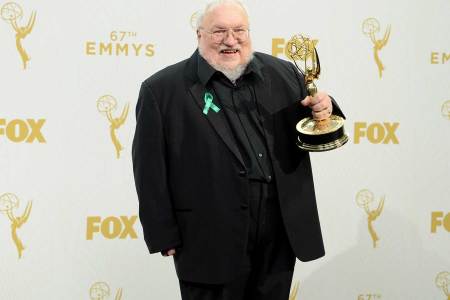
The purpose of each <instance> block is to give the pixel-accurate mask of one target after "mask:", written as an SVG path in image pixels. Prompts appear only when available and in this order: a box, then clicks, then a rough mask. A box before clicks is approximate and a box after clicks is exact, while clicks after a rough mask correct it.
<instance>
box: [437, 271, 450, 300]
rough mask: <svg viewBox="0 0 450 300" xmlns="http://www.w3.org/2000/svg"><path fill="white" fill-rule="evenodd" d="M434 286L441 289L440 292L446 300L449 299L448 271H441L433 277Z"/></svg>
mask: <svg viewBox="0 0 450 300" xmlns="http://www.w3.org/2000/svg"><path fill="white" fill-rule="evenodd" d="M435 283H436V286H437V287H438V288H440V289H441V290H442V292H443V293H444V294H445V296H446V297H447V300H450V289H449V286H450V273H449V272H441V273H439V274H437V276H436V279H435Z"/></svg>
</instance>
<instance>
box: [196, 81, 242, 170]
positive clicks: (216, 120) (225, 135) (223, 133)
mask: <svg viewBox="0 0 450 300" xmlns="http://www.w3.org/2000/svg"><path fill="white" fill-rule="evenodd" d="M190 92H191V94H192V97H193V98H194V100H195V102H196V103H197V105H198V107H199V118H207V119H208V121H209V123H210V124H211V126H212V127H213V128H214V130H215V131H216V132H217V134H218V135H219V136H220V138H221V139H222V140H223V141H224V143H225V144H226V145H227V146H228V148H229V149H230V150H231V152H232V153H233V154H234V156H235V157H236V158H237V160H238V161H239V162H240V163H241V164H242V167H245V164H244V160H243V159H242V156H241V153H240V152H239V149H238V147H237V145H236V143H235V141H234V138H233V136H232V135H231V132H230V130H229V128H228V126H227V119H226V117H225V115H224V111H223V108H221V107H219V108H221V109H220V111H219V112H217V113H216V112H215V111H214V110H212V109H209V111H208V114H206V115H205V114H204V113H203V108H204V107H205V100H204V97H205V93H206V92H210V93H211V94H212V95H213V97H214V99H216V101H214V104H215V105H218V101H217V97H216V95H215V94H214V92H212V91H207V90H206V89H205V87H204V86H203V85H202V84H201V83H200V82H196V83H194V85H192V86H191V88H190Z"/></svg>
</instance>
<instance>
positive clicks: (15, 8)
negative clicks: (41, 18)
mask: <svg viewBox="0 0 450 300" xmlns="http://www.w3.org/2000/svg"><path fill="white" fill-rule="evenodd" d="M0 15H1V17H2V19H3V20H4V21H6V22H7V23H9V24H11V26H12V28H13V29H14V31H15V33H16V48H17V51H18V52H19V55H20V58H21V59H22V65H23V69H24V70H25V69H26V68H27V63H28V62H29V61H30V56H29V55H28V54H27V52H26V51H25V49H24V48H23V45H22V40H23V39H25V38H26V37H27V36H28V35H29V34H30V33H31V31H32V30H33V27H34V23H35V21H36V12H35V11H33V12H32V13H31V16H30V18H29V19H28V22H27V23H26V25H25V26H21V25H19V24H18V23H17V21H18V20H19V19H21V18H22V17H23V9H22V7H20V5H19V4H17V3H14V2H8V3H6V4H4V5H3V6H2V7H1V8H0Z"/></svg>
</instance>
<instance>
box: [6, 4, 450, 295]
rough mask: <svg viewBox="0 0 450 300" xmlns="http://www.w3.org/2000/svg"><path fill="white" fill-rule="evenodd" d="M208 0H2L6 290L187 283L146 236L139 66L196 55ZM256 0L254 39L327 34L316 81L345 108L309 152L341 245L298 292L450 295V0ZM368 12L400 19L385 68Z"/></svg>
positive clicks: (394, 21) (74, 290) (259, 46)
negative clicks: (327, 147)
mask: <svg viewBox="0 0 450 300" xmlns="http://www.w3.org/2000/svg"><path fill="white" fill-rule="evenodd" d="M205 2H206V1H182V0H173V1H170V2H163V1H126V2H125V1H104V0H95V1H71V2H65V1H59V2H57V1H39V2H36V1H27V0H20V2H17V3H15V4H11V3H9V2H7V1H3V2H0V8H2V11H1V16H2V19H0V76H1V77H0V78H1V81H0V91H1V93H0V211H1V212H0V299H8V300H9V299H14V300H16V299H17V300H19V299H116V300H118V299H124V300H125V299H179V298H180V296H179V292H178V282H177V279H176V275H175V272H174V268H173V262H172V260H171V259H170V258H162V257H161V256H160V255H151V256H150V255H149V254H148V251H147V249H146V246H145V243H144V241H143V237H142V228H141V226H140V224H139V220H136V219H135V217H134V216H136V215H137V211H138V205H137V196H136V192H135V188H134V181H133V176H132V165H131V142H132V138H133V134H134V127H135V118H134V108H135V105H136V100H137V96H138V91H139V87H140V83H141V82H142V81H143V80H144V79H145V78H147V77H148V76H150V75H151V74H153V73H154V72H156V71H158V70H160V69H161V68H163V67H165V66H167V65H169V64H172V63H175V62H177V61H179V60H182V59H185V58H187V57H188V56H190V55H191V53H192V52H193V51H194V50H195V48H196V38H195V33H194V31H193V29H192V27H191V17H192V16H193V14H194V13H195V12H196V11H198V10H199V9H201V8H202V7H203V5H204V4H205ZM245 4H246V5H247V7H248V10H249V13H250V17H251V35H252V39H253V45H254V48H255V50H256V51H261V52H265V53H269V54H277V55H278V52H277V50H276V49H281V50H280V51H281V53H282V52H283V44H282V43H281V44H280V43H278V42H277V41H279V39H284V40H285V42H287V40H289V38H290V37H291V36H292V35H294V34H296V33H304V34H307V35H309V36H311V37H313V38H316V39H318V40H319V42H318V44H317V48H318V52H319V55H320V59H321V64H322V68H323V73H322V76H321V79H320V80H319V81H318V83H317V84H318V86H319V88H320V89H322V90H325V91H327V92H329V93H330V94H331V95H333V97H334V98H336V99H337V101H338V102H339V104H340V106H341V108H342V109H343V111H344V112H345V113H346V115H347V121H346V125H345V126H346V130H347V132H348V134H349V136H350V141H349V143H348V144H347V145H346V146H345V147H343V148H340V149H338V150H335V151H332V152H327V153H317V154H316V153H314V154H312V162H313V168H314V175H315V185H316V191H317V199H318V206H319V214H320V218H321V224H322V229H323V233H324V239H325V246H326V252H327V255H326V257H325V258H323V259H320V260H317V261H314V262H309V263H301V262H297V265H296V270H295V274H294V281H299V282H300V287H299V292H298V295H297V299H301V300H313V299H357V300H366V299H367V300H369V299H373V300H378V299H382V300H388V299H391V300H399V299H418V300H428V299H436V300H441V299H442V300H444V299H450V298H449V297H450V296H448V295H446V294H445V293H446V292H447V294H448V289H450V286H448V285H449V284H450V274H449V273H448V272H450V257H449V252H450V251H449V250H450V241H449V232H450V215H449V213H450V201H449V200H450V199H449V195H450V184H449V182H450V180H449V179H450V177H449V170H450V165H449V160H448V153H449V150H450V139H449V132H450V113H449V112H450V89H449V83H450V82H449V78H450V68H449V67H450V36H449V31H448V28H449V27H450V19H449V18H448V16H449V13H450V2H449V1H448V0H436V1H432V2H429V1H427V2H426V1H422V2H420V1H417V2H416V3H412V2H411V1H406V0H398V1H395V2H392V1H388V0H380V1H362V2H361V1H356V0H345V1H313V2H298V1H292V0H283V1H278V2H275V1H261V0H260V1H256V0H248V1H245ZM19 8H21V11H20V9H19ZM21 12H22V17H21V18H19V17H17V19H13V17H14V16H20V13H21ZM33 12H35V14H36V16H35V21H34V22H33V17H32V16H33ZM368 18H375V19H376V20H377V21H378V22H379V25H380V30H379V32H375V33H374V37H375V39H376V40H382V39H383V36H384V34H385V32H386V30H387V28H388V27H389V26H390V28H391V34H390V36H389V38H388V39H387V41H386V43H385V45H384V47H382V48H381V49H380V50H379V51H378V55H379V58H380V60H381V62H382V63H383V65H384V66H385V70H384V71H383V73H382V77H381V78H380V77H379V73H378V67H377V64H376V62H375V60H374V50H373V47H374V44H373V42H372V41H371V39H370V37H369V36H368V35H365V34H364V33H363V22H364V20H366V19H368ZM14 20H15V21H14ZM29 21H30V22H29ZM14 22H15V24H14ZM14 25H17V26H14ZM27 25H29V26H27ZM122 32H123V33H122ZM23 36H24V38H22V37H23ZM16 40H17V42H16ZM109 47H110V48H109ZM126 47H128V50H127V49H126ZM136 49H137V50H136ZM126 51H128V54H127V53H126ZM273 51H275V52H273ZM24 53H26V54H27V55H28V56H29V57H30V60H29V61H28V62H27V64H26V69H23V58H25V57H26V56H25V54H24ZM126 54H127V55H126ZM279 57H280V58H283V59H287V58H286V57H285V56H284V55H283V54H280V55H279ZM105 95H110V96H112V97H113V98H114V99H115V101H116V104H117V105H116V107H115V109H113V110H111V113H110V119H108V116H107V114H106V113H104V112H103V113H101V112H100V111H99V109H98V107H97V100H98V99H99V98H101V97H102V96H105ZM109 99H111V98H109ZM127 104H129V107H130V110H129V113H128V114H126V111H124V108H125V107H126V105H127ZM122 112H124V113H123V115H122V118H120V116H121V114H122ZM113 123H114V124H115V126H116V127H117V128H116V129H114V130H113V131H112V132H113V134H115V135H116V141H115V144H114V142H113V137H112V135H111V129H110V126H111V124H113ZM120 123H123V124H120ZM364 123H365V125H364ZM397 123H398V124H397ZM355 128H362V129H361V130H359V129H358V130H355ZM374 128H378V129H376V130H375V131H374V130H373V129H374ZM380 128H391V129H390V131H387V130H386V131H383V130H379V129H380ZM370 132H372V134H371V133H370ZM383 132H384V133H386V135H385V136H383V135H382V133H383ZM388 132H389V134H388ZM355 134H356V136H355ZM377 139H381V141H380V142H378V143H377ZM27 140H28V142H27ZM384 141H386V143H383V142H384ZM118 143H120V144H121V145H122V146H123V148H124V149H123V151H121V152H120V157H119V158H117V156H116V146H117V145H118ZM362 190H368V191H365V192H363V194H365V195H369V196H370V195H371V194H372V195H373V198H372V200H373V201H372V203H370V204H368V206H367V210H368V212H371V214H372V215H373V214H376V213H375V212H376V209H377V207H378V206H379V203H380V201H381V199H382V198H384V199H385V200H384V207H383V209H382V210H381V209H380V210H379V211H378V214H379V216H378V217H377V218H375V220H373V221H372V222H371V226H372V229H373V232H375V233H376V234H377V235H378V237H379V241H378V242H377V245H376V247H374V246H373V240H372V235H371V234H370V232H369V228H368V212H365V210H364V208H363V207H361V206H359V205H358V203H357V195H358V193H359V192H360V191H362ZM370 193H371V194H370ZM11 194H13V195H15V196H13V195H11ZM359 199H360V200H361V199H362V198H359ZM367 199H369V198H367ZM369 200H370V199H369ZM27 205H28V206H27ZM27 207H28V208H27ZM445 216H447V218H446V219H445ZM102 222H103V223H102ZM21 244H23V246H24V250H20V249H21V248H20V245H21ZM19 254H20V255H21V257H20V258H19ZM446 288H447V290H446ZM95 295H97V296H95Z"/></svg>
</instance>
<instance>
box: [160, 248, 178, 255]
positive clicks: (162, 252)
mask: <svg viewBox="0 0 450 300" xmlns="http://www.w3.org/2000/svg"><path fill="white" fill-rule="evenodd" d="M161 254H162V255H163V256H174V255H175V249H169V250H165V251H161Z"/></svg>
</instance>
